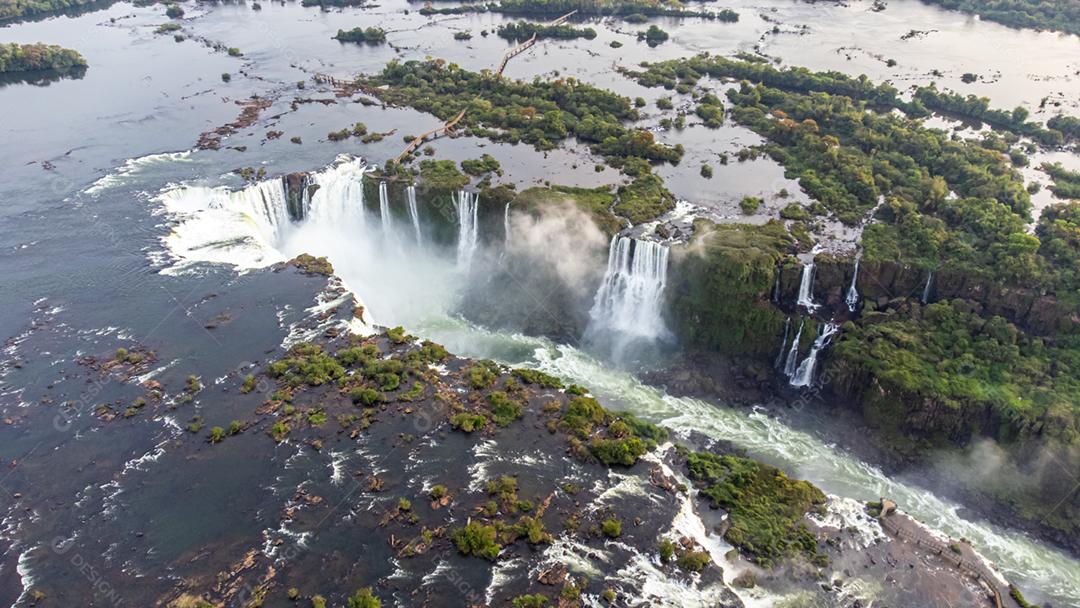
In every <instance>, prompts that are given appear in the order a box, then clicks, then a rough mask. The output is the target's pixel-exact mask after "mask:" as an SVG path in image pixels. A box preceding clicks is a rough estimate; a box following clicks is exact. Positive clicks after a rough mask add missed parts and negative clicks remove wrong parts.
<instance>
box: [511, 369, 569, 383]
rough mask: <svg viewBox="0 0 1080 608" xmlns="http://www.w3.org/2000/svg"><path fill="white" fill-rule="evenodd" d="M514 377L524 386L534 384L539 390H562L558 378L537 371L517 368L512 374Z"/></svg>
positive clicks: (560, 381)
mask: <svg viewBox="0 0 1080 608" xmlns="http://www.w3.org/2000/svg"><path fill="white" fill-rule="evenodd" d="M512 373H513V374H514V376H515V377H517V378H518V379H519V380H521V381H522V382H524V383H525V384H535V385H537V386H539V387H541V388H562V387H563V383H562V380H560V379H559V378H557V377H555V376H552V375H551V374H545V373H544V372H542V371H540V370H537V369H525V368H518V369H515V370H513V372H512Z"/></svg>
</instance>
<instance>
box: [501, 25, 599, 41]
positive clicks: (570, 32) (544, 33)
mask: <svg viewBox="0 0 1080 608" xmlns="http://www.w3.org/2000/svg"><path fill="white" fill-rule="evenodd" d="M498 34H499V36H500V37H501V38H506V39H507V40H528V39H529V38H532V37H533V35H536V37H537V38H538V39H539V38H560V39H563V40H572V39H574V38H584V39H586V40H592V39H593V38H596V30H594V29H593V28H591V27H586V28H579V27H574V26H572V25H544V24H543V23H532V22H530V21H518V22H517V23H508V24H506V25H500V26H499V30H498Z"/></svg>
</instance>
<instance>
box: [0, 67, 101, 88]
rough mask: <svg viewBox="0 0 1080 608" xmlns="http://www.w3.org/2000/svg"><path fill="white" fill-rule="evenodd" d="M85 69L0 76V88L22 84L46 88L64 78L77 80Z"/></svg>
mask: <svg viewBox="0 0 1080 608" xmlns="http://www.w3.org/2000/svg"><path fill="white" fill-rule="evenodd" d="M86 69H87V68H86V66H78V67H73V68H71V69H68V70H31V71H28V72H11V73H8V74H0V88H3V87H6V86H8V85H13V84H23V83H25V84H32V85H34V86H38V87H47V86H49V84H50V83H53V82H56V81H58V80H63V79H65V78H69V79H72V80H79V79H81V78H82V77H83V76H85V75H86Z"/></svg>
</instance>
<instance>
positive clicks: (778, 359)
mask: <svg viewBox="0 0 1080 608" xmlns="http://www.w3.org/2000/svg"><path fill="white" fill-rule="evenodd" d="M790 330H791V317H788V318H786V319H784V337H783V338H781V340H780V350H779V351H777V353H776V361H774V362H773V367H775V368H776V369H780V365H781V364H782V363H783V362H784V349H785V347H787V337H788V332H789V331H790Z"/></svg>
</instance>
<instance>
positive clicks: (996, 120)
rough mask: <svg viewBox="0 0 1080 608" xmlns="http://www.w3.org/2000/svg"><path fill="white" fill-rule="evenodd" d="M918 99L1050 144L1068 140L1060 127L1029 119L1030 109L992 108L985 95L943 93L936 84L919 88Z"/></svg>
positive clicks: (941, 110) (943, 111)
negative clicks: (1047, 125)
mask: <svg viewBox="0 0 1080 608" xmlns="http://www.w3.org/2000/svg"><path fill="white" fill-rule="evenodd" d="M915 99H916V100H917V101H919V102H921V103H922V104H923V106H924V107H925V108H928V109H930V110H935V111H938V112H942V113H947V114H955V115H958V116H962V117H965V118H973V119H975V120H979V121H982V122H985V123H986V124H988V125H990V126H992V127H995V128H998V129H1002V130H1005V131H1011V132H1013V133H1016V134H1017V135H1027V136H1028V137H1031V138H1032V139H1034V140H1035V141H1037V142H1039V143H1041V144H1043V145H1046V146H1060V145H1061V144H1062V143H1064V142H1065V139H1066V136H1065V134H1064V133H1062V132H1061V131H1059V130H1057V129H1054V128H1052V127H1051V128H1047V127H1045V126H1043V125H1041V124H1039V123H1037V122H1031V121H1028V115H1029V112H1028V110H1027V108H1025V107H1023V106H1017V107H1016V108H1014V109H1012V110H1011V111H1010V110H995V109H993V108H991V107H990V100H989V99H987V98H985V97H976V96H975V95H961V94H959V93H954V92H952V91H945V92H942V91H938V90H937V88H936V87H934V86H933V85H930V86H927V87H919V88H918V89H917V90H916V91H915Z"/></svg>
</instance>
